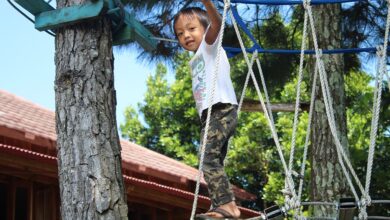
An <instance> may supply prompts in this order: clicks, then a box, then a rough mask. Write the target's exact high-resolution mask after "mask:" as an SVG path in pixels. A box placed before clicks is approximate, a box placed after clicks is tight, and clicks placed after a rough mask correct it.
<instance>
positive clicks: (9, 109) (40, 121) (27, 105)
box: [0, 90, 255, 200]
mask: <svg viewBox="0 0 390 220" xmlns="http://www.w3.org/2000/svg"><path fill="white" fill-rule="evenodd" d="M0 127H6V128H9V129H13V130H17V131H22V132H25V136H28V135H34V136H35V137H41V138H43V139H49V140H51V141H53V142H55V141H56V138H57V135H56V129H55V114H54V112H53V111H50V110H48V109H45V108H43V107H41V106H39V105H37V104H35V103H32V102H30V101H28V100H25V99H23V98H20V97H18V96H15V95H13V94H11V93H9V92H6V91H4V90H0ZM121 146H122V160H123V167H124V169H130V168H131V169H138V171H143V173H150V172H148V171H154V173H159V174H164V175H166V176H168V177H169V178H170V179H172V178H171V177H176V178H174V179H175V180H176V181H180V182H184V183H185V182H186V181H188V180H190V181H196V177H197V174H198V171H197V169H194V168H193V167H190V166H188V165H186V164H184V163H181V162H179V161H176V160H174V159H171V158H169V157H167V156H165V155H162V154H159V153H156V152H154V151H152V150H149V149H147V148H145V147H142V146H139V145H137V144H134V143H131V142H128V141H125V140H121ZM50 156H56V155H50ZM134 167H135V168H134ZM146 170H147V171H146ZM145 171H146V172H145ZM202 183H204V181H202ZM235 193H236V195H237V194H239V195H237V196H238V197H240V198H242V199H248V200H251V199H254V198H255V197H254V195H252V194H249V193H247V192H245V191H244V190H241V189H238V188H236V187H235Z"/></svg>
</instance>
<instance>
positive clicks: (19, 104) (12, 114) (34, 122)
mask: <svg viewBox="0 0 390 220" xmlns="http://www.w3.org/2000/svg"><path fill="white" fill-rule="evenodd" d="M0 125H1V126H5V127H7V128H11V129H15V130H19V131H23V132H26V133H28V134H33V135H35V136H40V137H43V138H45V139H50V140H52V141H56V139H57V135H56V129H55V115H54V112H53V111H50V110H48V109H45V108H43V107H41V106H39V105H37V104H35V103H32V102H30V101H27V100H25V99H23V98H20V97H18V96H15V95H13V94H11V93H8V92H6V91H4V90H0Z"/></svg>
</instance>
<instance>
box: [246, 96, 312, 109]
mask: <svg viewBox="0 0 390 220" xmlns="http://www.w3.org/2000/svg"><path fill="white" fill-rule="evenodd" d="M271 110H272V112H294V111H295V103H294V104H291V103H271ZM308 110H309V103H301V104H300V109H299V111H308ZM241 111H245V112H263V108H262V107H261V104H260V101H255V100H250V99H245V100H244V102H243V103H242V107H241Z"/></svg>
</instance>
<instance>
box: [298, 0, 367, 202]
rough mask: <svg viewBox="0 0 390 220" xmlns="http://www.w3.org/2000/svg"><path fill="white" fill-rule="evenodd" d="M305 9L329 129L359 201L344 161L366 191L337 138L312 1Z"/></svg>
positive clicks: (356, 198)
mask: <svg viewBox="0 0 390 220" xmlns="http://www.w3.org/2000/svg"><path fill="white" fill-rule="evenodd" d="M304 7H305V9H306V10H307V12H308V15H309V21H310V26H311V30H312V35H313V43H314V47H315V52H316V53H315V55H316V59H317V65H318V70H319V73H320V74H319V75H320V82H321V89H322V93H323V98H324V104H325V109H326V115H327V117H328V123H329V127H330V130H331V133H332V136H333V139H334V142H335V145H336V150H337V156H338V160H339V163H340V165H341V168H342V170H343V172H344V175H345V177H346V179H347V182H348V184H349V186H350V188H351V190H352V193H353V195H354V197H355V200H356V201H359V196H358V195H357V193H356V190H355V187H354V185H353V183H352V180H351V178H350V176H349V173H348V171H347V170H346V167H345V164H344V162H343V159H344V160H345V162H346V164H347V166H348V168H349V170H350V172H351V174H352V176H353V177H354V178H355V181H356V183H357V185H358V186H359V188H360V190H361V191H362V192H364V190H363V187H362V184H361V183H360V181H359V178H358V177H357V175H356V173H355V171H354V170H353V168H352V165H351V163H350V161H349V159H348V157H347V156H346V154H345V151H344V149H343V147H342V146H341V143H340V140H339V138H338V136H337V129H336V126H335V122H334V113H333V107H332V105H331V103H332V102H331V100H330V97H331V96H330V92H329V88H328V83H327V80H326V79H327V77H326V72H325V68H324V64H323V62H322V60H321V55H320V50H319V48H318V42H317V36H316V31H315V30H316V29H315V26H314V18H313V14H312V10H311V6H310V0H304Z"/></svg>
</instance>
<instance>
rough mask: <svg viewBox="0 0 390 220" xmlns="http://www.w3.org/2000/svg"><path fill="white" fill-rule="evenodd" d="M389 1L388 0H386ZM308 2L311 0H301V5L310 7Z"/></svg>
mask: <svg viewBox="0 0 390 220" xmlns="http://www.w3.org/2000/svg"><path fill="white" fill-rule="evenodd" d="M388 1H390V0H388ZM310 3H311V0H303V7H304V8H305V9H307V8H309V7H310Z"/></svg>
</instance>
